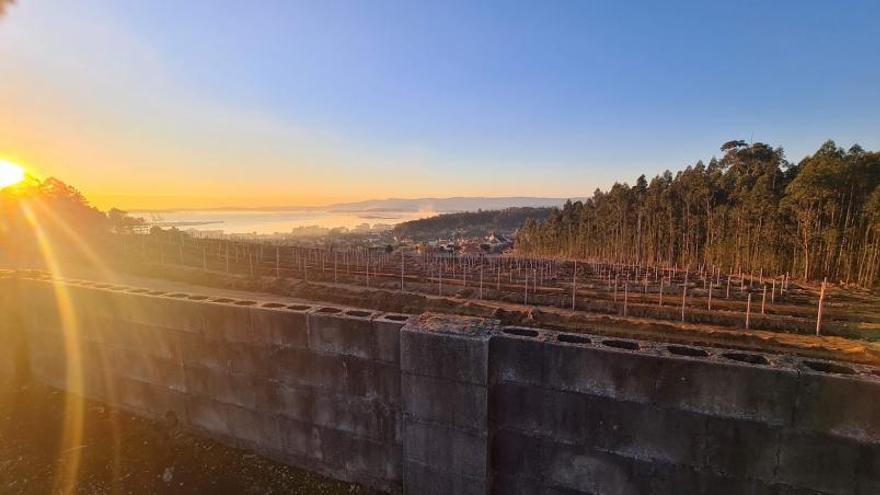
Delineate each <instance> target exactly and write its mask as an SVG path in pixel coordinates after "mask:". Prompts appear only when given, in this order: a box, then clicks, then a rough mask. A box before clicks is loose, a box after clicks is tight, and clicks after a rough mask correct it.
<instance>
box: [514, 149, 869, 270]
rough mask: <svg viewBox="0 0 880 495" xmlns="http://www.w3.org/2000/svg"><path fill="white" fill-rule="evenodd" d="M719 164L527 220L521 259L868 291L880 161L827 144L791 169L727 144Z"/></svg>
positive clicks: (777, 159) (619, 188) (767, 154)
mask: <svg viewBox="0 0 880 495" xmlns="http://www.w3.org/2000/svg"><path fill="white" fill-rule="evenodd" d="M721 150H722V151H723V152H724V154H723V156H722V157H721V158H720V159H716V158H712V160H710V161H709V163H708V164H704V163H703V162H701V161H700V162H697V163H695V164H694V165H691V166H688V167H686V168H685V169H684V170H682V171H679V172H677V173H676V174H675V175H673V174H672V173H671V172H669V171H666V172H664V173H663V174H660V175H657V176H656V177H654V178H652V179H651V180H650V181H648V180H647V179H646V178H645V177H644V176H641V177H639V178H638V179H637V180H636V183H635V185H633V186H630V185H629V184H627V183H615V184H614V185H613V186H612V187H611V188H610V189H609V190H608V191H601V190H596V191H595V192H594V194H593V196H592V197H591V198H589V199H587V200H586V201H583V202H581V201H577V202H568V203H566V204H565V206H564V207H563V208H562V209H559V210H556V211H555V212H554V213H553V214H551V215H550V217H549V218H548V219H547V220H546V221H544V222H537V221H533V220H529V221H526V223H525V225H524V226H523V229H522V231H521V232H520V235H519V237H518V239H517V248H518V250H520V251H521V252H523V253H527V254H538V255H562V256H571V257H582V258H589V257H594V258H602V259H607V260H613V261H618V262H625V263H636V264H649V265H655V264H659V265H670V266H679V267H688V266H689V267H694V268H698V267H699V266H701V265H702V266H705V267H718V268H719V269H722V270H726V271H729V272H734V273H737V272H740V271H742V272H745V273H755V274H757V273H759V272H761V271H763V272H764V273H767V274H770V273H773V274H780V273H785V272H791V273H792V274H796V275H799V276H802V277H804V278H806V279H815V278H821V277H825V276H827V277H830V278H832V279H835V278H836V279H839V280H842V281H845V282H854V283H858V284H861V285H874V284H876V283H877V279H878V265H880V153H878V152H868V151H865V150H863V149H862V148H861V147H860V146H857V145H856V146H853V147H852V148H850V149H849V150H844V149H842V148H840V147H838V146H837V145H836V144H835V143H834V142H833V141H828V142H826V143H824V144H823V145H822V146H821V147H820V148H819V149H818V150H817V151H816V152H815V153H814V154H812V155H810V156H807V157H806V158H804V159H803V160H801V161H800V162H799V163H798V164H796V165H795V164H792V163H789V162H788V161H787V160H786V159H785V156H784V153H783V150H782V148H773V147H771V146H769V145H766V144H764V143H754V144H751V145H749V144H747V143H746V142H744V141H741V140H732V141H728V142H727V143H724V144H723V145H722V147H721Z"/></svg>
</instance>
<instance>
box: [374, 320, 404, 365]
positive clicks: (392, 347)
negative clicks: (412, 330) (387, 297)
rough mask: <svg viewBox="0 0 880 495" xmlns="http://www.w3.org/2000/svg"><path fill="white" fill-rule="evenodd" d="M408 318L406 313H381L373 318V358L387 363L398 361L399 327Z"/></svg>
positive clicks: (401, 326)
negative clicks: (374, 345)
mask: <svg viewBox="0 0 880 495" xmlns="http://www.w3.org/2000/svg"><path fill="white" fill-rule="evenodd" d="M408 319H409V317H408V316H406V315H398V314H382V315H379V316H377V317H375V318H374V319H373V333H375V334H376V349H375V355H374V358H375V359H378V360H379V361H386V362H389V363H399V362H400V329H401V328H403V324H404V323H405V322H406V321H407V320H408Z"/></svg>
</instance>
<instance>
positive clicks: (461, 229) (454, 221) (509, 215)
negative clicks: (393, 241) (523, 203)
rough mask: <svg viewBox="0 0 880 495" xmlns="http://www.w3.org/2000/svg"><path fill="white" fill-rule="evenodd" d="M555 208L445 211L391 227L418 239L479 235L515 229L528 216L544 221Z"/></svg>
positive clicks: (404, 235) (399, 233)
mask: <svg viewBox="0 0 880 495" xmlns="http://www.w3.org/2000/svg"><path fill="white" fill-rule="evenodd" d="M553 211H554V208H531V207H521V208H506V209H503V210H486V211H483V210H479V211H469V212H462V213H445V214H442V215H437V216H434V217H430V218H423V219H420V220H411V221H409V222H403V223H400V224H398V225H397V226H395V227H394V234H395V235H396V236H397V237H408V238H411V239H415V240H417V241H424V240H434V239H437V238H439V237H446V238H449V237H454V236H458V235H461V236H464V237H480V236H485V235H488V234H490V233H492V232H510V231H514V230H516V229H518V228H519V227H520V226H521V225H522V224H523V222H525V221H526V220H527V219H534V220H537V221H543V220H545V219H547V218H548V217H549V216H550V214H551V213H552V212H553Z"/></svg>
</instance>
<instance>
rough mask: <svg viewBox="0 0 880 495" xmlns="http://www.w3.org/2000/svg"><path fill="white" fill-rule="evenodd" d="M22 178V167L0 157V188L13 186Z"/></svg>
mask: <svg viewBox="0 0 880 495" xmlns="http://www.w3.org/2000/svg"><path fill="white" fill-rule="evenodd" d="M23 180H24V169H23V168H22V167H21V166H19V165H16V164H14V163H12V162H8V161H6V160H3V159H0V189H3V188H6V187H9V186H14V185H15V184H18V183H19V182H21V181H23Z"/></svg>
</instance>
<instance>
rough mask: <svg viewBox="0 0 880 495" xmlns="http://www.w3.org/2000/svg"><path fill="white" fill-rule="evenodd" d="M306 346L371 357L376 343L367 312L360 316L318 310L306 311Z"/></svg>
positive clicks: (375, 350)
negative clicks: (307, 326)
mask: <svg viewBox="0 0 880 495" xmlns="http://www.w3.org/2000/svg"><path fill="white" fill-rule="evenodd" d="M309 347H310V348H311V349H312V350H314V351H318V352H326V353H331V354H342V355H346V356H355V357H359V358H363V359H372V358H374V357H375V356H376V354H377V348H378V344H377V339H376V332H374V331H373V324H372V322H370V318H369V314H368V315H367V316H365V317H360V316H351V315H347V314H345V313H332V314H331V313H322V312H321V311H320V310H318V311H314V312H312V313H310V314H309Z"/></svg>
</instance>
